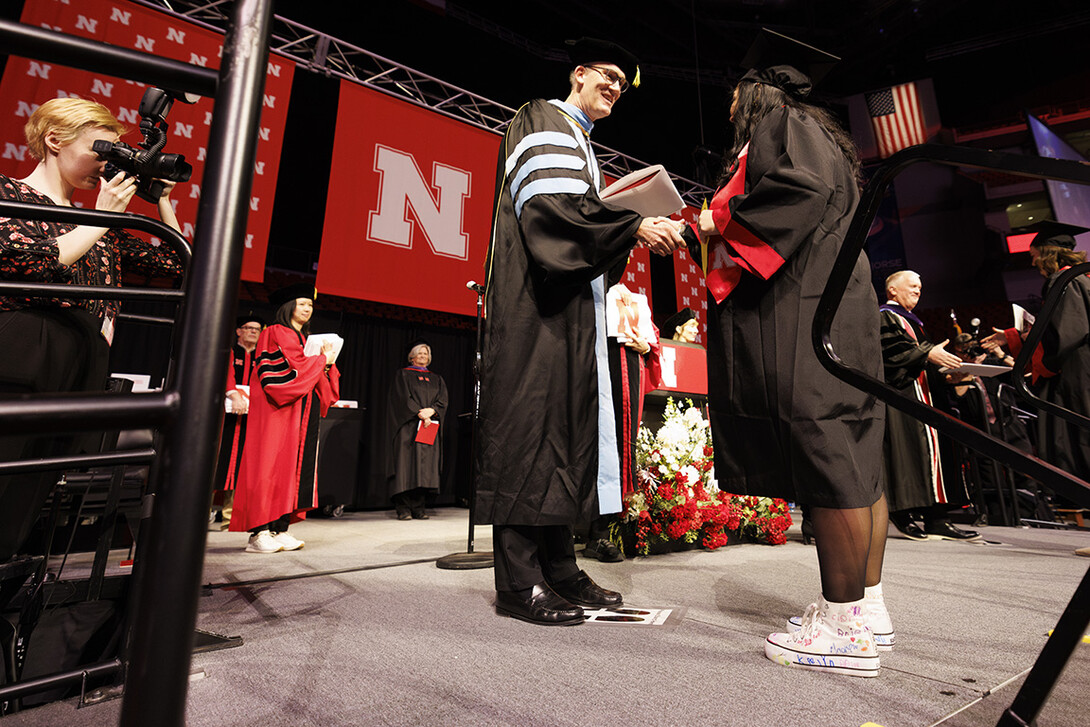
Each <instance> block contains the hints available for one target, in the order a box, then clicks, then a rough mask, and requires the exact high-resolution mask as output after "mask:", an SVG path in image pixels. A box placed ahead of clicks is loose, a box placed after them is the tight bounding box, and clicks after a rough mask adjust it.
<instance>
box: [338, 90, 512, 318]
mask: <svg viewBox="0 0 1090 727" xmlns="http://www.w3.org/2000/svg"><path fill="white" fill-rule="evenodd" d="M499 145H500V137H499V136H498V135H496V134H494V133H491V132H488V131H484V130H482V129H478V128H475V127H472V126H470V125H468V124H464V123H461V122H459V121H455V120H453V119H450V118H448V117H446V116H443V115H441V114H437V113H435V112H434V111H429V110H427V109H424V108H420V107H418V106H414V105H412V104H410V103H408V102H406V101H401V100H398V99H394V98H391V97H389V96H387V95H385V94H383V93H380V92H378V91H373V90H371V89H368V88H365V87H363V86H359V85H357V84H354V83H350V82H347V81H342V82H341V91H340V104H339V106H338V111H337V131H336V135H335V136H334V141H333V163H332V167H331V169H330V174H329V196H328V200H329V201H328V202H327V205H326V213H325V228H324V230H323V233H322V247H321V254H320V256H319V259H318V280H317V283H318V292H319V294H321V293H326V294H331V295H341V296H345V297H349V298H362V299H365V300H374V301H380V302H383V303H393V304H396V305H404V306H410V307H413V308H426V309H430V310H441V311H447V312H449V313H461V314H465V315H473V313H474V312H475V309H476V301H477V297H476V295H474V293H473V292H472V291H469V290H467V289H466V283H467V282H469V281H471V280H475V281H477V282H479V283H483V282H484V280H483V275H484V259H485V254H486V253H487V251H488V236H489V235H490V234H491V230H492V205H493V200H492V196H493V194H494V192H495V183H496V154H497V152H498V150H499Z"/></svg>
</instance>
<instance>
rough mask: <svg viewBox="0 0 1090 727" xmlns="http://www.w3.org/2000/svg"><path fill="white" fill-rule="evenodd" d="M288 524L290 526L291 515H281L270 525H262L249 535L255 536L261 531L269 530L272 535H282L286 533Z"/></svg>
mask: <svg viewBox="0 0 1090 727" xmlns="http://www.w3.org/2000/svg"><path fill="white" fill-rule="evenodd" d="M290 524H291V513H287V514H285V515H281V516H280V517H278V518H277V519H276V520H273V521H272V522H271V523H265V524H264V525H262V526H261V527H259V528H254V529H253V530H251V531H250V534H251V535H257V534H258V533H260V532H261V531H262V530H271V531H272V532H274V533H283V532H287V529H288V525H290Z"/></svg>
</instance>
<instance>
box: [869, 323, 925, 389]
mask: <svg viewBox="0 0 1090 727" xmlns="http://www.w3.org/2000/svg"><path fill="white" fill-rule="evenodd" d="M932 348H934V344H932V343H929V342H927V341H922V342H917V341H914V340H913V339H912V337H911V336H909V335H908V333H907V332H906V331H905V329H904V328H902V327H901V324H900V322H899V321H898V320H897V318H896V316H895V315H894V314H892V313H889V312H888V311H882V361H883V363H884V364H885V372H886V382H887V383H889V385H890V386H893V387H895V388H898V389H903V388H905V387H906V386H909V385H910V384H911V383H912V381H913V380H914V379H916V377H918V376H919V375H920V374H921V373H922V372H923V370H924V369H925V368H926V367H927V354H929V353H930V352H931V349H932Z"/></svg>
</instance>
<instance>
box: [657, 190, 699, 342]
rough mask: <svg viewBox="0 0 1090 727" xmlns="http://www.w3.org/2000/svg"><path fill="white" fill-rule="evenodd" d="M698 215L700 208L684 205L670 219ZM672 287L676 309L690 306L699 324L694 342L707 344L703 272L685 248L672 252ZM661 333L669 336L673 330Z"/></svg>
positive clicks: (689, 217)
mask: <svg viewBox="0 0 1090 727" xmlns="http://www.w3.org/2000/svg"><path fill="white" fill-rule="evenodd" d="M699 216H700V210H698V209H697V208H696V207H686V208H685V209H683V210H682V211H681V212H679V213H678V214H676V215H671V218H672V219H675V220H685V222H689V223H693V222H696V220H697V218H698V217H699ZM674 289H675V290H676V291H677V309H678V310H681V309H682V308H692V309H693V312H694V313H696V320H697V322H698V323H699V324H700V331H699V333H697V336H696V342H697V343H699V344H701V345H707V341H708V334H707V330H708V291H707V288H705V287H704V274H703V273H702V272H701V271H700V265H699V264H697V263H695V262H693V259H692V258H691V257H689V252H688V251H687V250H684V249H682V250H678V251H676V252H675V253H674ZM662 335H663V336H664V337H666V338H669V337H670V336H672V335H673V331H670V332H669V333H667V332H666V331H663V332H662Z"/></svg>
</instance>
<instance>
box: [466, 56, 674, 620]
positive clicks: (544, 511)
mask: <svg viewBox="0 0 1090 727" xmlns="http://www.w3.org/2000/svg"><path fill="white" fill-rule="evenodd" d="M570 57H571V66H570V73H569V93H568V97H567V99H566V100H565V101H559V100H552V101H545V100H541V99H538V100H535V101H531V102H529V103H527V104H526V105H525V106H523V107H522V108H521V109H519V111H518V113H517V114H516V115H515V118H514V119H512V121H511V123H510V125H509V126H508V127H507V133H506V134H505V135H504V139H503V143H502V144H501V145H500V153H499V160H498V170H497V174H496V206H495V216H494V223H493V230H492V240H491V243H490V244H489V249H488V257H487V261H486V275H487V285H486V290H485V319H484V321H483V324H482V325H483V330H482V335H483V349H484V350H483V355H482V367H481V401H480V421H479V430H478V437H477V452H476V461H477V473H478V479H477V511H476V515H477V522H478V523H480V524H492V525H493V546H494V553H495V562H496V573H495V575H496V591H497V596H496V608H497V610H498V611H499V612H500V613H502V614H505V615H510V616H513V617H515V618H520V619H523V620H526V621H530V622H532V623H539V624H547V625H561V624H562V625H571V624H578V623H582V622H583V620H584V615H583V610H582V608H580V605H587V606H609V605H615V604H618V603H620V601H621V595H620V594H619V593H615V592H613V591H607V590H605V589H602V588H600V587H598V586H597V585H596V584H595V583H594V582H593V581H592V580H591V579H590V577H589V576H587V575H586V573H583V572H582V571H580V570H579V567H578V566H577V565H576V563H575V552H574V547H573V545H572V525H573V524H574V523H577V522H589V521H590V520H592V519H594V518H596V517H598V516H599V515H601V514H607V513H610V512H618V511H620V509H621V498H620V475H619V467H618V461H617V445H616V441H615V424H614V419H613V406H612V401H611V397H610V382H609V364H608V361H607V356H606V337H605V293H606V287H607V286H606V282H605V280H604V275H605V273H606V272H607V271H608V270H609V269H610V268H612V267H613V266H614V265H616V264H618V263H620V262H623V261H624V260H625V259H626V257H627V255H628V253H629V251H630V250H631V249H632V247H633V246H634V245H635V244H637V243H640V244H644V245H646V246H647V247H649V248H650V249H651V250H652V251H654V252H660V253H669V252H672V251H673V250H674V249H675V248H676V247H678V246H680V245H681V237H680V235H679V234H678V231H677V227H676V223H673V222H671V221H670V220H667V219H664V218H647V219H645V218H642V217H641V216H640V215H639V214H636V213H635V212H630V211H628V210H623V209H620V208H618V207H613V206H611V205H609V204H606V203H604V202H602V200H601V199H599V197H598V189H599V188H600V187H601V181H602V180H601V174H600V172H599V169H598V164H597V161H596V160H595V158H594V151H593V149H592V147H591V145H590V132H591V129H592V127H593V126H594V123H595V122H596V121H598V120H599V119H602V118H605V117H606V116H608V115H609V114H610V111H611V110H612V107H613V105H614V103H616V102H617V100H618V99H619V98H620V97H621V93H622V92H623V91H624V90H625V89H626V88H627V87H628V85H629V84H630V83H631V85H633V86H635V85H637V83H638V69H637V67H636V59H635V58H634V57H633V56H632V55H631V54H630V53H628V52H627V51H625V50H624V49H623V48H621V47H620V46H617V45H615V44H613V43H609V42H605V41H597V40H592V39H585V38H584V39H581V40H580V41H578V42H575V43H573V44H572V45H571V51H570Z"/></svg>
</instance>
